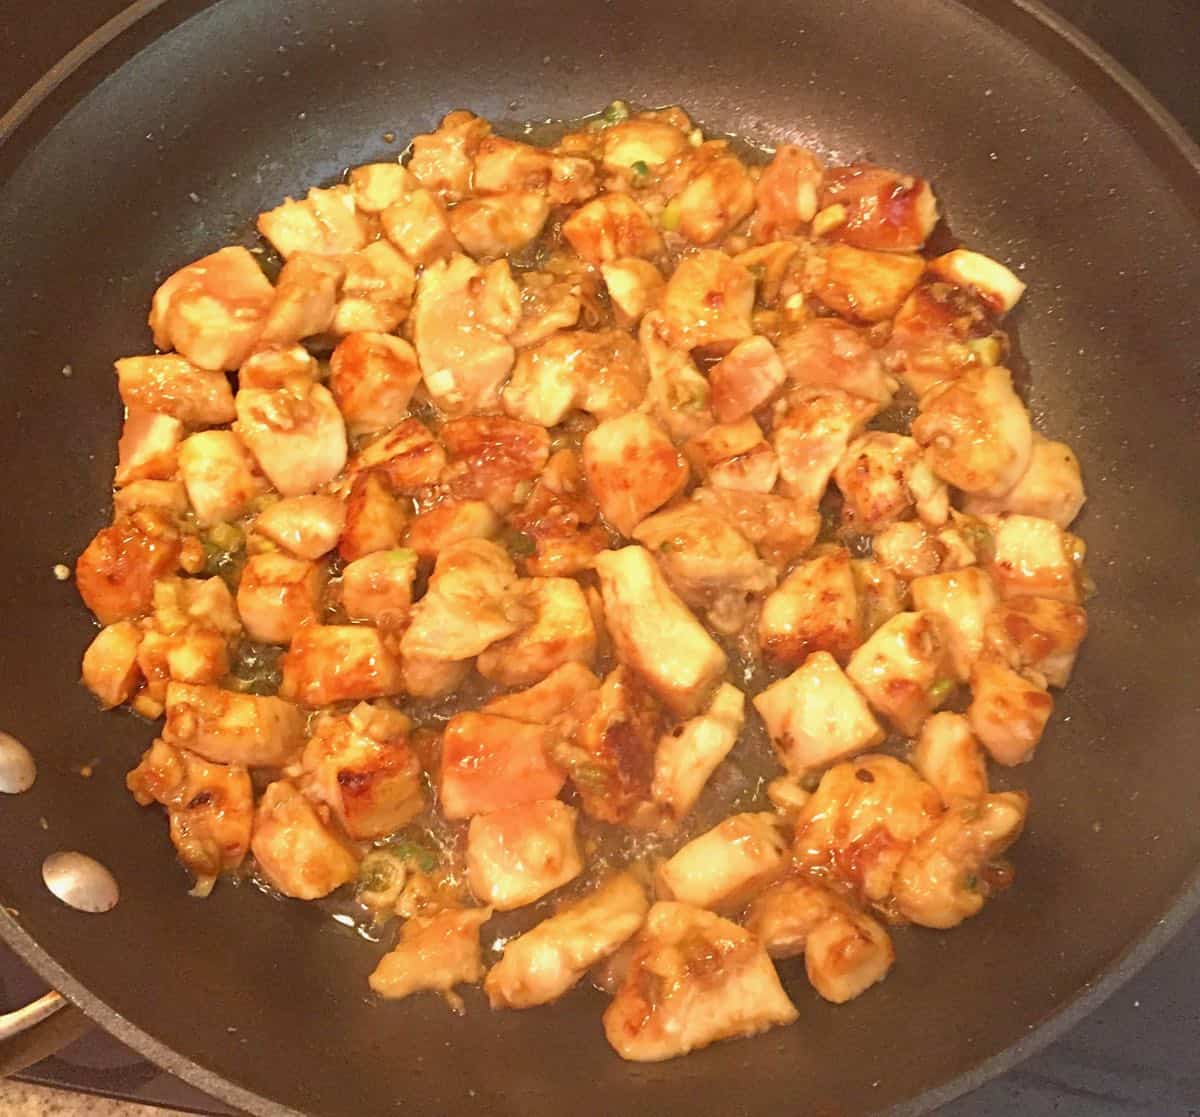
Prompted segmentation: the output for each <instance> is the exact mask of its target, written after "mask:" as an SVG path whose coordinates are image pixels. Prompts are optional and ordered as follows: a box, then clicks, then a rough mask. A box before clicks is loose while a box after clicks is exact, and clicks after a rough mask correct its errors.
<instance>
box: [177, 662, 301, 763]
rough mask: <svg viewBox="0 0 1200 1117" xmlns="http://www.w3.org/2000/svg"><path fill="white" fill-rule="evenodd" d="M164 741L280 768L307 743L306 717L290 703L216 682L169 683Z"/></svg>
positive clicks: (218, 757) (222, 758)
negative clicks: (236, 689)
mask: <svg viewBox="0 0 1200 1117" xmlns="http://www.w3.org/2000/svg"><path fill="white" fill-rule="evenodd" d="M166 712H167V723H166V725H165V726H164V727H163V733H162V735H163V740H164V741H166V742H167V744H169V745H176V746H178V747H179V748H185V749H189V750H190V751H192V752H194V753H198V754H199V755H200V756H202V757H204V758H205V759H206V760H211V761H214V762H215V763H217V764H243V765H245V766H246V767H250V768H254V767H268V768H280V767H282V766H283V765H285V764H287V763H288V762H289V761H291V760H293V759H294V758H295V757H296V756H297V755H298V754H299V752H300V749H301V747H302V746H303V744H304V715H303V714H302V713H301V712H300V711H299V710H298V709H296V707H295V706H293V705H292V704H291V703H290V702H285V701H284V700H283V699H282V698H273V697H269V696H263V695H258V694H237V693H235V692H233V691H231V690H222V689H221V688H220V687H216V686H191V685H189V684H187V683H176V682H173V683H170V684H169V685H168V686H167V700H166Z"/></svg>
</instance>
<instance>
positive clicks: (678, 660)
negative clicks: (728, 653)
mask: <svg viewBox="0 0 1200 1117" xmlns="http://www.w3.org/2000/svg"><path fill="white" fill-rule="evenodd" d="M595 568H596V572H597V573H598V574H599V576H600V592H601V594H602V595H603V599H604V612H605V616H606V618H607V621H608V629H609V635H610V636H611V637H612V641H613V644H614V646H615V648H616V651H617V658H618V659H620V661H621V662H622V663H624V664H627V665H628V666H629V667H630V669H631V670H632V671H633V672H634V673H635V674H636V675H637V676H638V677H639V678H640V679H641V680H642V681H643V682H644V683H645V684H646V686H648V687H649V688H650V690H652V691H653V692H654V693H655V694H656V695H657V696H658V697H659V698H660V699H661V700H662V702H663V704H664V705H666V706H667V708H668V709H670V710H671V712H672V713H674V714H676V715H678V716H680V717H689V716H691V715H693V714H695V713H697V712H698V711H699V710H700V709H702V708H703V707H704V706H705V705H706V704H707V702H708V698H709V694H710V692H711V691H712V689H713V687H714V686H715V685H716V683H717V680H718V679H720V677H721V675H722V674H723V673H724V671H725V666H726V659H725V653H724V652H723V651H721V649H720V648H719V647H718V646H717V644H716V643H715V642H714V640H713V638H712V637H711V636H709V634H708V633H707V632H706V631H705V630H704V626H703V625H701V624H700V622H699V621H697V620H696V618H695V617H694V616H693V615H692V614H691V612H690V611H689V610H688V608H687V606H686V605H684V603H683V602H682V601H680V600H679V598H678V597H677V596H676V595H675V593H674V592H673V591H672V590H671V587H670V586H669V585H668V584H667V581H666V579H665V578H664V577H663V575H662V573H661V571H660V570H659V568H658V566H657V565H656V564H655V562H654V559H653V558H652V557H651V555H650V552H649V551H647V550H646V549H645V548H644V547H624V548H622V549H621V550H619V551H605V552H604V553H603V554H600V555H597V556H596V560H595Z"/></svg>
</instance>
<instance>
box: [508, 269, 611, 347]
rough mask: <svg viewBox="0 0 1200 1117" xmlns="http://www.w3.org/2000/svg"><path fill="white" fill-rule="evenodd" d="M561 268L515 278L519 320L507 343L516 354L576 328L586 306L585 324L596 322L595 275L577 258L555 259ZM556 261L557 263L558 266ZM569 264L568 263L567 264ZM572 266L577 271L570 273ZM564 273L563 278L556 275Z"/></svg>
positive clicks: (596, 287) (530, 272) (529, 272)
mask: <svg viewBox="0 0 1200 1117" xmlns="http://www.w3.org/2000/svg"><path fill="white" fill-rule="evenodd" d="M557 260H561V261H563V264H564V267H563V268H561V269H560V268H559V267H555V270H554V271H550V270H546V271H524V272H519V273H518V274H517V276H516V280H517V284H518V286H519V287H520V288H521V320H520V322H518V323H517V328H516V329H515V330H513V332H512V333H511V334H509V337H508V340H509V342H510V343H511V344H512V345H513V346H515V347H516V348H517V349H518V350H520V349H525V348H527V347H529V346H531V345H538V344H539V343H541V342H543V341H545V340H546V339H547V338H548V337H551V336H552V335H553V334H554V333H555V332H557V331H558V330H569V329H571V328H572V327H573V326H575V325H577V324H578V322H579V318H580V316H581V315H582V314H583V305H584V302H585V301H586V302H587V303H588V314H587V315H586V320H588V321H590V320H591V319H593V318H595V317H596V315H595V299H596V295H597V290H598V287H599V284H598V281H597V278H596V275H595V273H594V272H593V271H591V269H587V270H583V269H584V268H585V265H584V264H583V263H582V261H579V260H578V259H577V258H576V257H573V256H572V257H563V256H560V257H557ZM557 260H556V263H557ZM568 261H569V262H568ZM572 265H574V266H575V267H577V268H578V269H579V270H571V269H572ZM560 270H565V274H561V275H560V274H559V271H560Z"/></svg>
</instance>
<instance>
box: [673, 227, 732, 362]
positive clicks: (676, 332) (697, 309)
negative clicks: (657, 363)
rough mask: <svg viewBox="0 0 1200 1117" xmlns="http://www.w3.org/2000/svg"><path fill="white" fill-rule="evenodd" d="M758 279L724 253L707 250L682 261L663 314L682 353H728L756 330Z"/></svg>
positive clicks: (674, 341) (677, 268)
mask: <svg viewBox="0 0 1200 1117" xmlns="http://www.w3.org/2000/svg"><path fill="white" fill-rule="evenodd" d="M753 308H754V277H753V276H752V275H751V274H750V273H749V272H748V271H747V270H746V269H745V268H744V267H742V266H741V264H737V263H735V262H734V261H733V260H731V259H730V258H729V257H728V256H726V255H725V253H724V252H717V251H714V250H712V249H703V250H701V251H700V252H697V253H696V254H695V255H693V256H686V257H684V258H683V259H682V260H680V262H679V265H678V267H676V269H675V271H674V272H672V273H671V278H670V279H669V280H667V289H666V291H665V292H664V293H663V300H662V316H663V321H664V322H665V324H666V327H667V330H668V333H669V336H670V340H671V341H672V343H673V344H675V345H676V346H677V347H678V348H680V349H689V350H690V349H698V348H704V349H706V350H710V351H712V352H714V353H720V354H724V353H728V352H729V350H731V349H732V348H733V347H734V346H735V345H736V344H737V343H738V342H739V341H741V340H743V339H744V338H748V337H749V336H750V335H751V334H752V333H753V332H754V331H753V328H752V326H751V321H750V315H751V311H752V310H753Z"/></svg>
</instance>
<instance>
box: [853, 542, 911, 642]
mask: <svg viewBox="0 0 1200 1117" xmlns="http://www.w3.org/2000/svg"><path fill="white" fill-rule="evenodd" d="M850 569H851V570H852V571H853V573H854V584H855V586H856V587H857V588H858V612H859V616H860V617H861V618H862V626H863V635H864V636H870V635H871V633H873V632H874V631H875V630H876V629H877V628H878V627H879V626H880V625H881V624H883V623H884V621H889V620H891V619H892V617H894V616H895V615H896V614H897V613H902V612H904V610H905V609H907V608H908V606H909V594H908V584H907V583H906V582H904V581H902V580H901V579H900V578H897V577H896V575H895V574H893V573H892V572H891V571H890V570H888V569H887V567H886V566H883V565H882V564H881V563H880V562H878V561H876V560H875V559H873V558H872V559H851V560H850Z"/></svg>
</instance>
